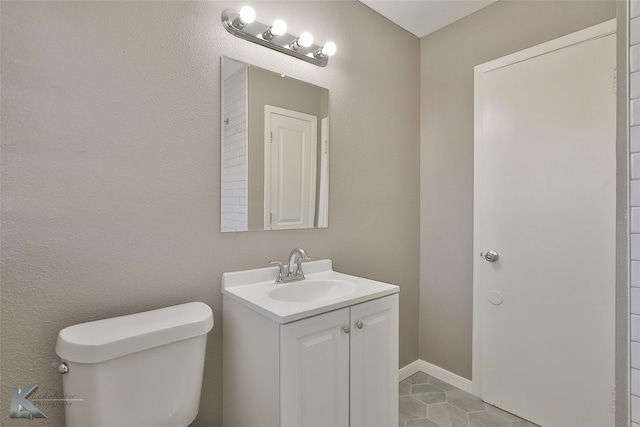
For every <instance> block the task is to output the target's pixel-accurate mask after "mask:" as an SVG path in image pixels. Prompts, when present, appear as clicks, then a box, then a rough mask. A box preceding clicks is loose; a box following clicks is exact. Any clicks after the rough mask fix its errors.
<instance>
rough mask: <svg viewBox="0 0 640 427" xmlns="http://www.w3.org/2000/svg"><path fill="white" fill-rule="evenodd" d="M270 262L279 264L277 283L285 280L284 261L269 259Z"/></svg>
mask: <svg viewBox="0 0 640 427" xmlns="http://www.w3.org/2000/svg"><path fill="white" fill-rule="evenodd" d="M269 264H275V265H277V266H278V277H276V283H282V282H284V263H283V262H282V261H269Z"/></svg>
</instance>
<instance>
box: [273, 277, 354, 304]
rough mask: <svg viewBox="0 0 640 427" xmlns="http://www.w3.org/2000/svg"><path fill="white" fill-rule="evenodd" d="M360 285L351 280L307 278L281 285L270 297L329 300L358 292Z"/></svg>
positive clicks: (297, 299)
mask: <svg viewBox="0 0 640 427" xmlns="http://www.w3.org/2000/svg"><path fill="white" fill-rule="evenodd" d="M357 289H358V285H357V284H356V283H355V282H352V281H350V280H336V279H333V280H332V279H316V280H314V279H305V280H302V281H300V282H292V283H287V284H284V285H281V286H280V287H278V288H276V289H274V290H272V291H271V292H269V298H273V299H275V300H278V301H286V302H306V301H328V300H332V299H336V298H342V297H346V296H348V295H351V294H353V293H355V292H356V290H357Z"/></svg>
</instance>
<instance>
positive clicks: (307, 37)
mask: <svg viewBox="0 0 640 427" xmlns="http://www.w3.org/2000/svg"><path fill="white" fill-rule="evenodd" d="M312 44H313V36H312V35H311V33H308V32H306V31H305V32H304V33H302V34H300V37H298V45H300V47H309V46H311V45H312Z"/></svg>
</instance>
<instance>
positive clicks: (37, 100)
mask: <svg viewBox="0 0 640 427" xmlns="http://www.w3.org/2000/svg"><path fill="white" fill-rule="evenodd" d="M240 5H242V3H222V2H95V3H94V2H90V1H85V2H3V4H2V10H1V37H2V58H1V61H2V63H1V66H2V75H1V78H2V106H1V113H2V159H1V160H2V218H1V221H2V223H1V232H2V235H1V237H2V259H1V261H2V276H1V279H2V281H1V286H2V289H1V292H2V295H1V303H0V304H1V309H2V310H1V311H2V314H1V316H2V317H1V328H2V329H1V334H2V348H1V356H2V357H1V362H2V364H1V376H2V384H1V390H0V398H2V405H1V407H0V414H1V415H0V416H1V418H0V420H1V421H3V422H2V424H7V425H9V424H11V425H12V426H23V425H24V426H27V425H35V424H37V425H47V426H56V427H61V426H63V415H62V409H61V408H59V407H58V408H44V410H45V413H46V414H47V415H48V416H49V419H48V420H46V421H41V422H40V421H28V420H11V421H9V420H8V416H9V399H8V396H10V388H12V387H18V386H25V385H27V384H38V385H39V386H40V389H39V391H41V392H43V393H44V392H47V393H56V392H57V393H61V381H60V377H59V375H58V374H57V373H56V372H55V371H54V369H53V368H52V366H51V363H52V362H54V361H55V360H57V357H56V354H55V352H54V346H55V340H56V336H57V333H58V331H59V330H60V329H62V328H64V327H66V326H68V325H72V324H75V323H79V322H85V321H89V320H94V319H99V318H104V317H111V316H116V315H123V314H128V313H133V312H138V311H143V310H147V309H153V308H158V307H163V306H167V305H171V304H177V303H181V302H186V301H194V300H199V301H203V302H205V303H207V304H209V305H210V306H211V307H212V308H213V310H214V312H215V322H216V324H215V326H214V329H213V331H212V332H211V333H210V335H209V341H208V346H207V358H206V365H205V378H204V386H203V394H202V401H201V409H200V414H199V416H198V420H197V422H196V423H195V424H194V425H197V426H218V425H220V424H221V415H222V389H221V379H222V378H221V377H222V360H221V355H222V349H221V346H222V336H221V331H222V328H221V322H222V318H221V305H222V298H221V295H220V276H221V274H222V273H223V272H224V271H233V270H239V269H247V268H254V267H261V266H264V265H265V264H266V262H267V261H268V260H271V259H282V258H283V257H285V256H286V255H287V254H288V253H289V251H290V250H291V249H292V248H293V247H295V246H302V247H304V248H305V249H306V250H307V251H308V252H309V254H311V256H313V257H314V258H315V259H322V258H327V257H331V258H332V259H333V260H334V266H335V268H336V269H337V270H339V271H343V272H347V273H351V274H356V275H361V276H365V277H369V278H373V279H377V280H382V281H387V282H392V283H396V284H398V285H400V286H401V293H400V313H401V314H400V327H401V332H400V349H401V350H400V364H401V365H405V364H407V363H410V362H412V361H414V360H415V359H417V358H418V292H419V285H418V281H419V277H418V271H419V255H418V254H419V237H418V235H417V233H416V230H417V229H418V226H419V225H418V224H419V202H418V197H417V195H418V194H419V155H418V152H419V112H418V111H419V94H418V91H417V88H418V86H419V55H418V52H419V41H418V39H417V38H415V37H414V36H412V35H410V34H409V33H407V32H405V31H403V30H401V29H399V28H398V27H396V26H394V25H393V24H391V23H390V22H388V21H386V20H385V19H383V18H381V17H380V16H379V15H377V14H376V13H374V12H373V11H371V10H370V9H368V8H367V7H365V6H364V5H362V4H359V3H357V2H355V1H340V2H282V3H274V2H262V1H261V2H255V5H254V7H255V8H256V11H257V14H258V17H259V19H260V20H262V21H264V22H271V21H272V20H273V19H274V18H276V17H282V18H283V19H285V20H287V22H289V24H290V31H291V32H292V33H299V32H301V31H303V30H305V29H308V30H309V31H311V32H313V33H314V34H315V35H316V37H317V39H318V40H319V41H324V40H328V39H333V41H335V42H336V44H337V46H338V53H337V54H336V56H335V57H333V58H331V60H330V62H329V66H328V67H327V68H318V67H316V66H314V65H311V64H307V63H305V62H303V61H300V60H297V59H295V58H291V57H288V56H286V55H283V54H281V53H278V52H275V51H271V50H268V49H265V48H264V47H261V46H258V45H256V44H252V43H248V42H246V41H243V40H241V39H238V38H235V37H233V36H231V35H230V34H228V33H227V32H226V31H225V30H224V29H223V27H222V25H221V23H220V15H221V13H222V11H223V10H224V9H225V7H229V6H233V7H234V8H236V9H238V8H239V6H240ZM276 15H277V16H276ZM354 23H357V29H353V28H352V25H353V24H354ZM303 27H304V28H303ZM221 55H227V56H230V57H233V58H236V59H238V60H241V61H245V62H251V63H254V64H255V65H257V66H260V67H262V68H266V69H270V70H273V71H286V72H287V75H289V76H291V77H294V78H298V79H304V80H307V81H310V82H311V83H313V84H316V85H318V86H322V87H326V88H328V89H329V91H330V96H329V102H330V114H331V118H332V122H331V141H332V148H331V150H332V151H331V199H330V228H329V229H326V230H305V231H280V232H250V233H239V234H234V233H225V234H222V233H220V231H219V230H220V83H219V77H220V56H221ZM258 358H259V355H256V359H257V362H258ZM142 386H144V385H142ZM141 392H144V390H141ZM249 398H255V399H259V398H260V396H249ZM34 423H35V424H34ZM239 427H240V426H239Z"/></svg>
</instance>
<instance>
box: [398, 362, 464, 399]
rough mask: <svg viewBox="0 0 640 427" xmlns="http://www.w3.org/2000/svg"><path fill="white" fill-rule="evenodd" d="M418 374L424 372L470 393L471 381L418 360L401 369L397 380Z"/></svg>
mask: <svg viewBox="0 0 640 427" xmlns="http://www.w3.org/2000/svg"><path fill="white" fill-rule="evenodd" d="M418 372H424V373H425V374H427V375H431V376H432V377H434V378H437V379H439V380H441V381H444V382H446V383H449V384H451V385H452V386H454V387H458V388H459V389H461V390H464V391H466V392H467V393H471V380H468V379H466V378H463V377H461V376H460V375H458V374H454V373H453V372H449V371H447V370H446V369H443V368H441V367H439V366H436V365H433V364H431V363H429V362H425V361H424V360H420V359H418V360H416V361H415V362H412V363H409V364H408V365H407V366H405V367H403V368H401V369H400V371H399V373H398V376H399V380H400V381H402V380H405V379H407V378H409V377H410V376H411V375H413V374H415V373H418Z"/></svg>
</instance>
